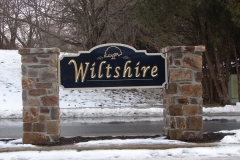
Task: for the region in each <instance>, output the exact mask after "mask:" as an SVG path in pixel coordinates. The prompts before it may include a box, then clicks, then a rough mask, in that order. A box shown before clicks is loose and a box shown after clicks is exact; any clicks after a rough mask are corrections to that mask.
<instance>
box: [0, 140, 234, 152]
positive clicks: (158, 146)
mask: <svg viewBox="0 0 240 160" xmlns="http://www.w3.org/2000/svg"><path fill="white" fill-rule="evenodd" d="M229 145H231V146H233V145H236V146H238V145H239V144H219V143H216V142H215V143H184V144H127V145H89V146H77V145H63V146H36V147H13V148H12V147H11V148H0V153H3V152H21V151H39V152H41V151H53V150H76V151H84V150H124V149H130V150H135V149H149V150H165V149H174V148H195V147H217V146H229Z"/></svg>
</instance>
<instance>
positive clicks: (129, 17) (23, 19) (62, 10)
mask: <svg viewBox="0 0 240 160" xmlns="http://www.w3.org/2000/svg"><path fill="white" fill-rule="evenodd" d="M110 42H112V43H124V44H128V45H131V46H133V47H135V48H136V49H146V50H147V51H148V52H159V51H160V49H161V48H163V47H166V46H171V45H174V46H176V45H181V46H183V45H205V46H206V52H204V54H203V57H204V58H203V70H202V71H203V85H204V92H203V98H204V103H215V102H217V103H220V104H223V105H224V104H229V103H230V101H229V95H228V86H227V83H228V80H229V75H230V74H237V75H238V99H239V101H240V73H239V72H240V71H239V69H240V0H211V1H210V0H194V1H193V0H1V1H0V49H18V48H29V47H58V48H60V49H61V51H64V52H77V51H79V50H89V49H91V48H92V47H94V46H96V45H99V44H103V43H110ZM1 56H2V55H1Z"/></svg>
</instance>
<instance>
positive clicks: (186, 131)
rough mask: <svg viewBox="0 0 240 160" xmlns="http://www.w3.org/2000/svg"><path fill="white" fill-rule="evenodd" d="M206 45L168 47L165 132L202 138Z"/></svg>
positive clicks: (181, 137)
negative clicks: (203, 54)
mask: <svg viewBox="0 0 240 160" xmlns="http://www.w3.org/2000/svg"><path fill="white" fill-rule="evenodd" d="M204 51H205V47H204V46H174V47H167V48H164V49H163V50H162V53H164V54H166V55H167V56H168V75H169V77H168V78H169V83H168V88H167V89H166V90H165V91H164V112H163V114H164V134H165V135H166V136H168V137H169V138H170V139H181V140H190V139H202V130H203V123H202V83H201V81H202V53H203V52H204Z"/></svg>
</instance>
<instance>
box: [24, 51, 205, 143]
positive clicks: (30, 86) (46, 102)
mask: <svg viewBox="0 0 240 160" xmlns="http://www.w3.org/2000/svg"><path fill="white" fill-rule="evenodd" d="M204 51H205V47H204V46H175V47H166V48H164V49H162V53H164V54H166V55H167V57H168V62H167V63H168V64H167V65H168V76H169V77H168V79H169V83H168V88H167V89H166V90H165V91H164V113H163V114H164V134H165V135H167V136H168V137H169V138H170V139H182V140H189V139H195V138H197V139H201V138H202V129H203V124H202V84H201V80H202V53H203V52H204ZM59 52H60V51H59V49H57V48H43V49H36V48H31V49H20V50H19V54H21V55H22V99H23V143H25V144H47V143H52V142H55V141H58V140H59V137H60V113H59V112H60V109H59V91H58V82H57V80H58V63H57V62H58V55H59Z"/></svg>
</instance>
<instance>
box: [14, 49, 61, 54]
mask: <svg viewBox="0 0 240 160" xmlns="http://www.w3.org/2000/svg"><path fill="white" fill-rule="evenodd" d="M18 53H19V54H20V55H30V54H44V53H45V54H52V53H60V49H59V48H22V49H19V50H18Z"/></svg>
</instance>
